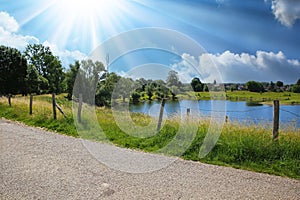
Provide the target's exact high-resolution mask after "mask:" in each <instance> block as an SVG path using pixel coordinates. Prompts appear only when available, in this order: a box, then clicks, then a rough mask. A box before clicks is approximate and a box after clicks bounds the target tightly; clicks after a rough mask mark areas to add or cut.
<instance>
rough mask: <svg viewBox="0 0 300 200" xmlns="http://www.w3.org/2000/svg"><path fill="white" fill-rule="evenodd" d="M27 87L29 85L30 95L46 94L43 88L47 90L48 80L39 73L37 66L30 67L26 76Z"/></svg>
mask: <svg viewBox="0 0 300 200" xmlns="http://www.w3.org/2000/svg"><path fill="white" fill-rule="evenodd" d="M26 85H27V92H28V93H30V94H32V93H36V94H41V93H44V92H43V91H42V90H41V88H46V87H47V86H48V80H47V79H45V78H44V77H43V76H41V75H40V74H39V73H38V71H37V69H36V67H35V66H33V65H28V67H27V75H26ZM40 87H41V88H40Z"/></svg>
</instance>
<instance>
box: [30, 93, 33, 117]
mask: <svg viewBox="0 0 300 200" xmlns="http://www.w3.org/2000/svg"><path fill="white" fill-rule="evenodd" d="M32 101H33V95H32V94H30V98H29V114H30V115H32Z"/></svg>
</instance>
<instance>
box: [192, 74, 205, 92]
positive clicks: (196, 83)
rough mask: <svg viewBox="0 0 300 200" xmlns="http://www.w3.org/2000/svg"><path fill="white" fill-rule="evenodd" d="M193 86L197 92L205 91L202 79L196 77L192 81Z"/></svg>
mask: <svg viewBox="0 0 300 200" xmlns="http://www.w3.org/2000/svg"><path fill="white" fill-rule="evenodd" d="M191 86H192V88H193V90H194V91H195V92H202V91H203V84H202V83H201V81H200V79H199V78H197V77H195V78H193V79H192V81H191Z"/></svg>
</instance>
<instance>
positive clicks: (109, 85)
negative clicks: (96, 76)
mask: <svg viewBox="0 0 300 200" xmlns="http://www.w3.org/2000/svg"><path fill="white" fill-rule="evenodd" d="M119 79H120V76H118V75H117V74H115V73H108V74H107V77H106V79H105V80H104V81H101V82H100V83H99V84H98V88H97V91H96V97H95V101H96V102H95V103H96V105H97V106H107V107H110V106H111V99H112V93H113V91H114V89H115V85H116V83H117V82H118V81H119Z"/></svg>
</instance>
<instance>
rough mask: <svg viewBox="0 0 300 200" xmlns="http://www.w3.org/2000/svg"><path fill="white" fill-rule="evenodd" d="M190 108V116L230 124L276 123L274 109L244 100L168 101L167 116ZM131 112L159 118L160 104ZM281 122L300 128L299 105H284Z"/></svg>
mask: <svg viewBox="0 0 300 200" xmlns="http://www.w3.org/2000/svg"><path fill="white" fill-rule="evenodd" d="M187 108H190V109H191V115H196V114H197V115H200V116H201V117H211V115H213V116H217V115H216V114H218V113H219V116H220V117H225V116H228V119H229V120H230V121H238V122H240V123H255V124H258V123H268V122H272V120H273V106H270V105H264V104H252V103H249V102H244V101H222V100H200V101H192V100H182V101H167V102H166V105H165V111H164V115H166V116H167V117H171V116H173V115H174V114H177V115H178V114H179V115H181V116H183V115H186V113H187ZM129 109H130V111H131V112H139V113H144V114H147V115H150V116H155V117H157V116H158V115H159V110H160V102H159V101H151V102H144V103H139V104H131V105H130V106H129ZM279 120H280V124H281V126H284V125H289V126H293V127H296V128H300V105H281V106H280V115H279Z"/></svg>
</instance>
